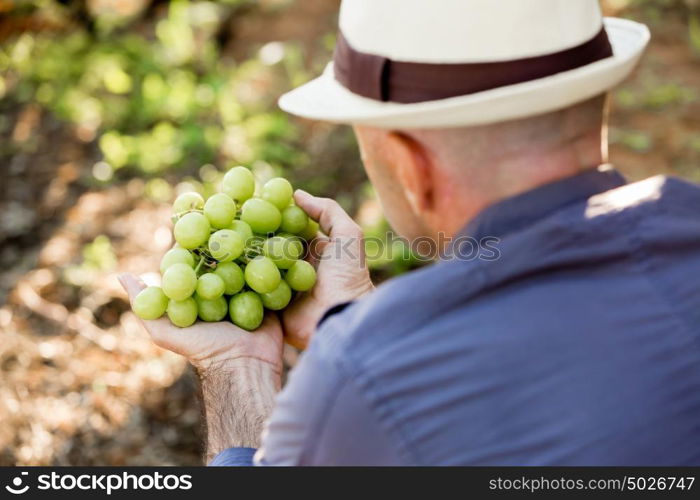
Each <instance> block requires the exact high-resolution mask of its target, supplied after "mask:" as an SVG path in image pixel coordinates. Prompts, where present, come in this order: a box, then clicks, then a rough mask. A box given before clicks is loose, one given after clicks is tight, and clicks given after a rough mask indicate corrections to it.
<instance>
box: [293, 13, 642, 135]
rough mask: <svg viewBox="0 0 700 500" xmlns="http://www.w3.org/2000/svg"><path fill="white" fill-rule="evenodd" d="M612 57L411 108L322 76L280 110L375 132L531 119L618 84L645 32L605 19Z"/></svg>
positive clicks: (639, 49)
mask: <svg viewBox="0 0 700 500" xmlns="http://www.w3.org/2000/svg"><path fill="white" fill-rule="evenodd" d="M604 22H605V29H606V31H607V33H608V37H609V39H610V43H611V45H612V48H613V54H614V55H613V56H612V57H609V58H607V59H603V60H600V61H597V62H595V63H592V64H589V65H586V66H582V67H580V68H576V69H574V70H571V71H565V72H562V73H557V74H555V75H552V76H548V77H546V78H540V79H537V80H532V81H529V82H524V83H519V84H516V85H510V86H507V87H500V88H497V89H493V90H488V91H484V92H479V93H476V94H470V95H465V96H458V97H451V98H449V99H441V100H438V101H427V102H420V103H415V104H398V103H392V102H380V101H375V100H372V99H368V98H365V97H362V96H359V95H357V94H353V93H352V92H350V91H349V90H347V89H346V88H345V87H343V86H342V85H340V83H338V81H337V80H336V79H335V77H334V76H333V65H332V63H331V64H329V65H328V66H327V67H326V70H325V71H324V72H323V74H322V75H321V76H320V77H318V78H316V79H314V80H311V81H310V82H308V83H306V84H304V85H302V86H301V87H298V88H296V89H294V90H292V91H290V92H288V93H286V94H284V95H283V96H282V97H281V98H280V100H279V106H280V107H281V108H282V109H283V110H284V111H287V112H289V113H292V114H294V115H298V116H301V117H304V118H310V119H315V120H323V121H329V122H335V123H350V124H358V125H368V126H374V127H379V128H401V129H410V128H448V127H459V126H466V125H484V124H488V123H496V122H502V121H508V120H514V119H517V118H525V117H527V116H534V115H538V114H542V113H547V112H550V111H555V110H557V109H561V108H565V107H567V106H571V105H573V104H575V103H577V102H582V101H584V100H586V99H589V98H592V97H594V96H596V95H600V94H602V93H604V92H606V91H607V90H609V89H611V88H613V87H615V86H616V85H618V84H619V83H621V82H622V81H623V80H624V79H625V78H627V76H629V74H630V73H631V72H632V70H633V69H634V67H635V66H636V64H637V62H638V61H639V58H640V57H641V55H642V53H643V52H644V49H645V48H646V46H647V44H648V43H649V38H650V35H649V30H648V29H647V27H646V26H645V25H643V24H639V23H636V22H633V21H629V20H626V19H618V18H606V19H605V21H604Z"/></svg>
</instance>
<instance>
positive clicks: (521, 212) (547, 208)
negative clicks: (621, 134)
mask: <svg viewBox="0 0 700 500" xmlns="http://www.w3.org/2000/svg"><path fill="white" fill-rule="evenodd" d="M624 184H626V180H625V178H624V177H623V176H622V175H621V174H620V173H619V172H617V171H616V170H615V169H613V168H612V167H611V166H610V165H603V166H600V167H598V168H595V169H592V170H587V171H585V172H582V173H580V174H578V175H575V176H573V177H567V178H565V179H562V180H559V181H556V182H552V183H550V184H545V185H544V186H540V187H538V188H535V189H533V190H531V191H527V192H525V193H523V194H519V195H517V196H513V197H512V198H507V199H505V200H503V201H500V202H498V203H495V204H494V205H491V206H489V207H487V208H485V209H484V210H483V211H481V212H480V213H479V215H477V216H476V217H475V218H474V219H473V220H472V221H471V222H470V223H469V224H467V226H466V227H465V228H464V229H463V230H462V231H461V232H460V233H459V235H460V236H470V237H472V238H475V239H477V240H480V239H481V238H485V237H487V236H489V237H496V238H500V237H502V236H504V235H505V234H507V233H510V232H512V231H516V230H518V229H520V228H523V227H527V226H529V225H531V224H533V223H534V222H536V221H537V220H539V219H541V218H542V217H544V216H546V215H548V214H549V213H551V212H554V211H556V210H558V209H560V208H563V207H565V206H566V205H570V204H571V203H575V202H577V201H581V200H585V199H588V198H590V197H591V196H594V195H596V194H599V193H603V192H605V191H609V190H611V189H615V188H617V187H620V186H622V185H624Z"/></svg>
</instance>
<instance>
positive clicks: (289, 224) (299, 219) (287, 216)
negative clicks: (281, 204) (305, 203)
mask: <svg viewBox="0 0 700 500" xmlns="http://www.w3.org/2000/svg"><path fill="white" fill-rule="evenodd" d="M308 224H309V216H308V215H306V212H304V211H303V210H302V209H301V208H299V207H297V206H296V205H291V206H289V207H287V208H285V209H284V210H282V223H281V224H280V229H281V230H282V231H285V232H287V233H292V234H296V233H300V232H301V231H303V230H304V229H306V226H307V225H308Z"/></svg>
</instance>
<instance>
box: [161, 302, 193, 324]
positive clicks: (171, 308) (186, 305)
mask: <svg viewBox="0 0 700 500" xmlns="http://www.w3.org/2000/svg"><path fill="white" fill-rule="evenodd" d="M166 312H167V313H168V318H170V322H171V323H172V324H173V325H175V326H179V327H180V328H187V327H188V326H191V325H192V324H194V322H195V321H197V303H196V302H195V301H194V299H193V298H192V297H187V298H186V299H185V300H172V299H171V300H170V301H169V302H168V309H167V311H166Z"/></svg>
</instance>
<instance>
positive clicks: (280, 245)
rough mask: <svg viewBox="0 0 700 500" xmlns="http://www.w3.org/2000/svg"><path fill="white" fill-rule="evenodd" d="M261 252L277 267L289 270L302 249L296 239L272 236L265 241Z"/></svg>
mask: <svg viewBox="0 0 700 500" xmlns="http://www.w3.org/2000/svg"><path fill="white" fill-rule="evenodd" d="M262 251H263V254H264V255H265V256H266V257H268V258H269V259H270V260H272V262H274V263H275V265H276V266H277V267H279V268H280V269H289V268H290V267H292V264H294V263H295V262H296V261H297V259H299V257H301V254H302V252H303V251H304V247H303V245H302V244H301V241H299V240H298V239H296V238H285V237H283V236H273V237H272V238H269V239H267V240H265V242H264V243H263V248H262Z"/></svg>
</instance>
